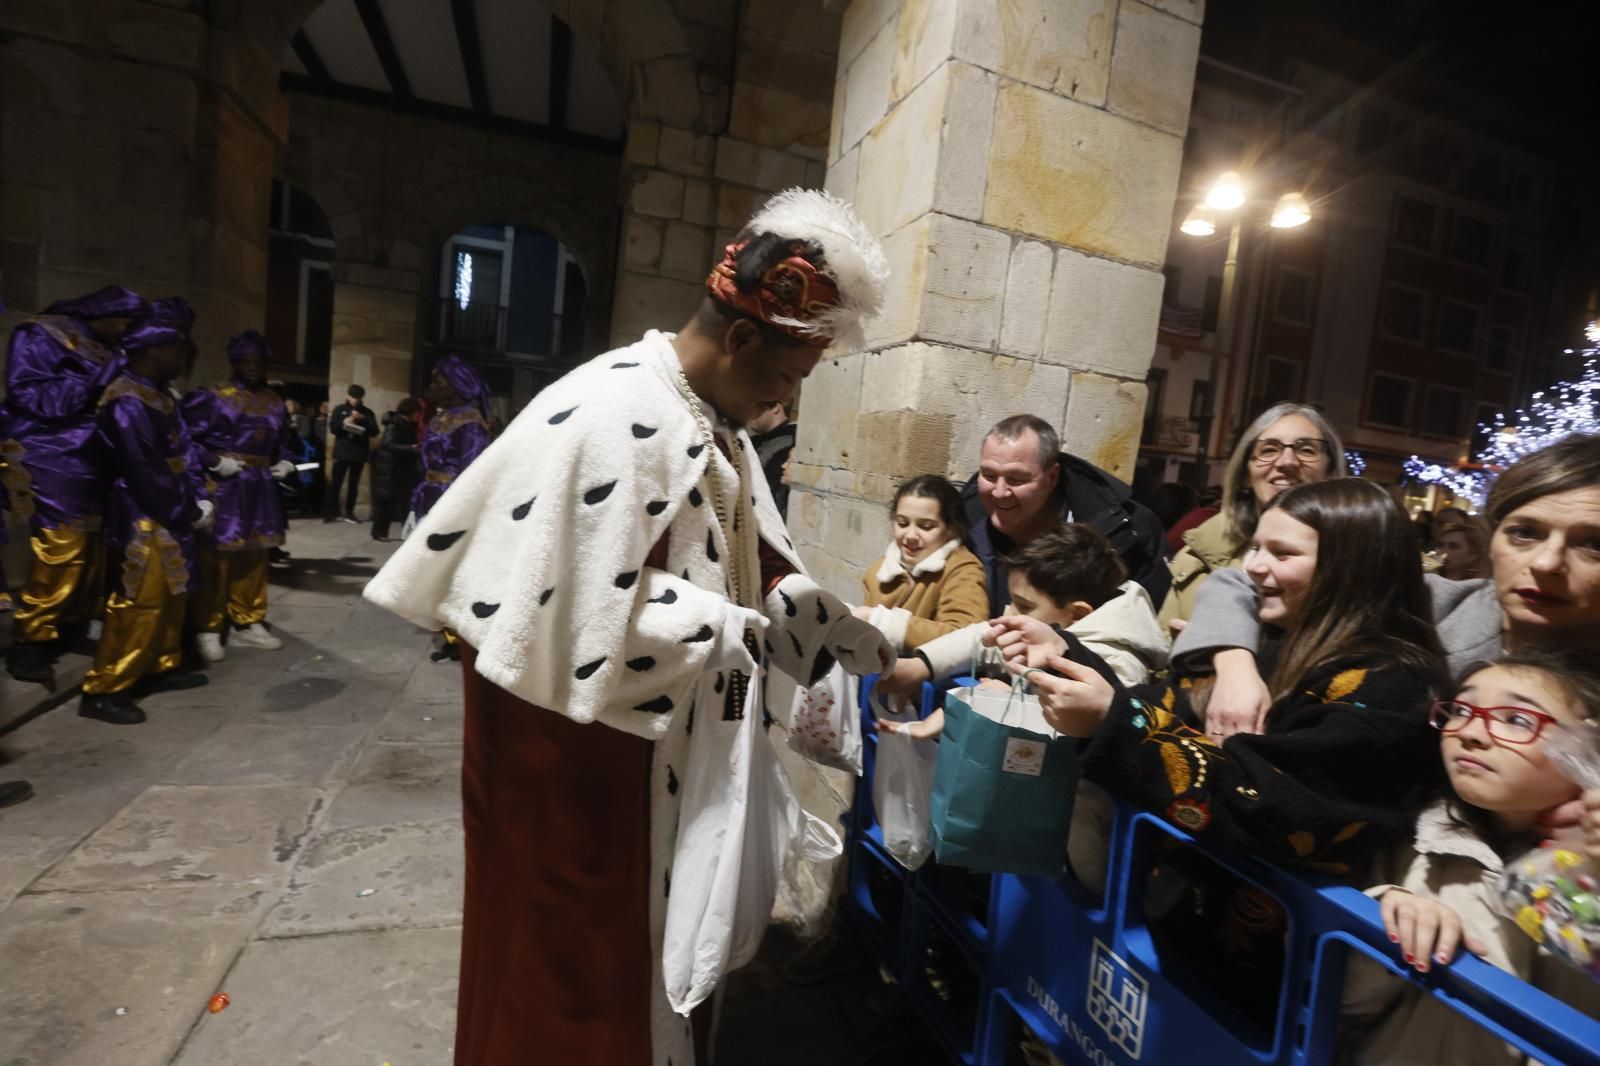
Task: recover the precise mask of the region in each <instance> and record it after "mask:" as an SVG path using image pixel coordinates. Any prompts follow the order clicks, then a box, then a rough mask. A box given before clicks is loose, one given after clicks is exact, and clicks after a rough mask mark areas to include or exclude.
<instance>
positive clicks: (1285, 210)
mask: <svg viewBox="0 0 1600 1066" xmlns="http://www.w3.org/2000/svg"><path fill="white" fill-rule="evenodd" d="M1310 221H1311V205H1310V204H1308V203H1306V198H1305V197H1304V196H1302V195H1301V194H1299V193H1297V192H1286V193H1284V194H1283V195H1282V196H1280V197H1278V206H1277V207H1275V208H1273V209H1272V228H1273V229H1293V228H1294V227H1295V226H1303V225H1305V224H1306V223H1307V222H1310Z"/></svg>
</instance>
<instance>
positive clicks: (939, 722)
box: [877, 707, 944, 740]
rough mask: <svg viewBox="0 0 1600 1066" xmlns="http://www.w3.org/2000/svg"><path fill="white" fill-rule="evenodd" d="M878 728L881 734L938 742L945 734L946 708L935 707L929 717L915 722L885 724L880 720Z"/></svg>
mask: <svg viewBox="0 0 1600 1066" xmlns="http://www.w3.org/2000/svg"><path fill="white" fill-rule="evenodd" d="M877 726H878V732H880V733H898V734H899V735H900V736H903V737H910V738H911V739H912V740H938V739H939V736H940V734H942V733H943V732H944V708H942V707H935V708H934V709H933V713H932V714H930V715H928V717H926V718H919V719H917V720H916V721H914V722H885V721H884V720H883V719H882V718H879V719H878V720H877Z"/></svg>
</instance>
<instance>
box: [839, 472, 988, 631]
mask: <svg viewBox="0 0 1600 1066" xmlns="http://www.w3.org/2000/svg"><path fill="white" fill-rule="evenodd" d="M889 513H890V515H891V516H892V522H893V533H894V538H893V540H891V541H890V542H889V547H888V548H887V549H886V550H885V551H884V553H883V558H882V559H880V560H879V561H878V564H877V565H876V566H874V567H873V568H872V569H871V570H869V571H867V573H866V575H865V576H864V577H862V579H861V585H862V590H863V599H862V601H861V606H860V607H857V608H856V614H857V616H858V617H861V618H865V619H867V620H868V621H870V622H872V624H873V625H876V626H877V627H878V629H879V630H880V631H881V632H882V633H883V635H884V636H885V637H887V638H888V639H889V641H890V643H892V644H894V646H895V647H896V648H897V649H898V650H899V651H900V652H902V653H904V652H908V651H911V650H913V649H915V648H918V647H920V646H921V645H923V644H926V643H927V642H928V641H930V640H932V639H934V638H935V637H940V636H943V635H944V634H946V633H953V632H955V631H956V630H958V629H963V628H965V627H966V626H969V625H972V624H973V623H974V622H981V621H984V620H985V619H987V618H988V617H989V593H988V588H987V586H986V582H985V578H984V573H983V563H982V562H981V561H979V559H978V557H977V556H976V555H974V554H973V553H972V552H971V551H970V550H968V548H967V547H966V544H965V539H966V527H965V525H963V523H962V520H961V494H960V492H959V491H957V489H956V487H955V486H954V485H952V484H950V482H949V481H947V480H945V479H944V478H942V477H940V476H939V475H937V474H923V475H922V476H921V477H914V478H912V479H911V480H910V481H907V482H906V483H905V484H903V485H901V486H900V488H899V489H898V490H897V491H896V492H895V494H894V501H893V502H892V503H891V504H890V505H889Z"/></svg>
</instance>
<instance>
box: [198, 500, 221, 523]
mask: <svg viewBox="0 0 1600 1066" xmlns="http://www.w3.org/2000/svg"><path fill="white" fill-rule="evenodd" d="M195 502H196V503H198V504H199V505H200V517H199V519H198V520H196V522H195V524H194V528H195V529H197V530H207V529H210V528H211V523H212V522H213V521H215V520H216V517H217V505H216V504H214V503H212V502H211V501H210V500H196V501H195Z"/></svg>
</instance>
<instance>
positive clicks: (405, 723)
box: [373, 667, 467, 744]
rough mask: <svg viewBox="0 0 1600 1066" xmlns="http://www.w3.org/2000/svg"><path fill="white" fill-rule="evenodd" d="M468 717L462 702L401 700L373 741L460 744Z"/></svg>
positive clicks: (391, 709)
mask: <svg viewBox="0 0 1600 1066" xmlns="http://www.w3.org/2000/svg"><path fill="white" fill-rule="evenodd" d="M418 669H419V671H420V669H421V668H420V667H419V668H418ZM413 676H414V675H413ZM466 717H467V716H466V710H465V708H463V707H462V706H461V704H460V703H459V702H456V703H453V704H452V703H416V702H412V701H411V700H401V701H400V702H398V703H394V704H392V705H391V706H390V707H389V711H388V713H387V714H385V715H384V716H383V720H382V721H381V722H379V723H378V730H377V732H376V733H374V734H373V739H374V740H377V741H379V742H381V743H385V744H460V743H461V732H462V728H463V727H464V725H465V723H466Z"/></svg>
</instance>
